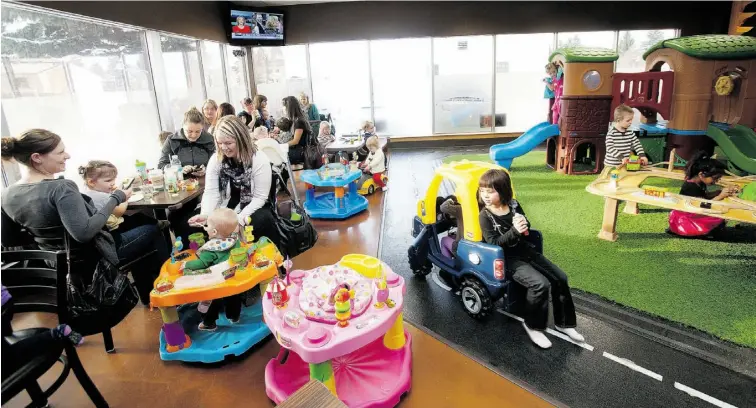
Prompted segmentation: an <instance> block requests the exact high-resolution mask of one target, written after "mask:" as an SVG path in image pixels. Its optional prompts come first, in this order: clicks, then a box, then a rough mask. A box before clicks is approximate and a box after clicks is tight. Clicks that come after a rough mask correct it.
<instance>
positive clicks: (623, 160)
mask: <svg viewBox="0 0 756 408" xmlns="http://www.w3.org/2000/svg"><path fill="white" fill-rule="evenodd" d="M634 116H635V112H634V111H633V108H631V107H629V106H627V105H624V104H623V105H620V106H617V108H615V109H614V122H612V128H611V129H609V132H607V133H606V156H605V157H604V167H619V166H621V165H623V164H627V162H628V161H629V159H630V154H631V153H632V152H635V153H636V154H637V155H638V156H640V162H641V164H642V165H644V166H645V165H647V164H648V158H646V153H645V152H644V151H643V146H641V143H640V140H638V136H636V135H635V132H633V131H632V130H630V129H629V128H630V124H632V123H633V117H634Z"/></svg>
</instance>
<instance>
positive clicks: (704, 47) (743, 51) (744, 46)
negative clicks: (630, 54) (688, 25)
mask: <svg viewBox="0 0 756 408" xmlns="http://www.w3.org/2000/svg"><path fill="white" fill-rule="evenodd" d="M662 48H671V49H673V50H677V51H680V52H681V53H683V54H685V55H687V56H689V57H694V58H699V59H719V60H733V59H748V58H756V38H754V37H747V36H743V35H725V34H710V35H693V36H690V37H680V38H673V39H670V40H663V41H659V43H657V44H656V45H654V46H653V47H651V48H649V50H648V51H646V52H645V53H644V54H643V59H646V57H648V55H649V54H651V53H652V52H654V51H656V50H659V49H662Z"/></svg>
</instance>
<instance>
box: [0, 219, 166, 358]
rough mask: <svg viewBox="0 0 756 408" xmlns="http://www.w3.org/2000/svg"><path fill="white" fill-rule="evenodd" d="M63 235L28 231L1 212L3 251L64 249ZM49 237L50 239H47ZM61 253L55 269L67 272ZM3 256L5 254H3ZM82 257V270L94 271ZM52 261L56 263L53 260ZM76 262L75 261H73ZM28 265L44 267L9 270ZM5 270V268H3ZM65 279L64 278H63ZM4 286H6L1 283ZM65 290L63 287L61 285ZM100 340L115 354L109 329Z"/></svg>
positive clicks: (60, 230)
mask: <svg viewBox="0 0 756 408" xmlns="http://www.w3.org/2000/svg"><path fill="white" fill-rule="evenodd" d="M64 234H65V230H64V229H63V228H62V227H52V228H45V229H39V230H34V231H29V230H27V229H25V228H23V227H21V226H20V225H18V224H16V223H15V222H14V221H13V219H11V218H10V217H9V216H8V215H7V214H6V213H5V210H2V237H0V240H2V248H3V250H4V251H5V250H7V249H10V248H19V249H26V250H36V249H39V245H43V246H47V247H55V248H64V244H63V242H64ZM47 237H50V238H47ZM61 252H62V253H63V263H62V264H55V265H56V267H61V268H63V270H64V271H66V273H67V271H68V260H67V259H66V256H65V251H61ZM81 252H86V250H84V249H80V250H78V251H76V250H75V251H72V254H71V257H72V258H73V259H76V258H75V257H76V255H77V254H78V253H81ZM153 252H154V251H153ZM151 253H152V252H150V253H148V254H145V255H144V256H142V258H143V257H145V256H147V255H150V254H151ZM3 254H5V252H3ZM83 258H84V257H79V259H78V260H79V263H78V264H77V265H79V266H80V267H82V268H92V270H94V263H92V262H88V261H87V260H85V259H83ZM142 258H139V259H137V260H136V261H134V262H137V261H139V260H140V259H142ZM6 261H7V260H6V259H5V258H3V263H5V262H6ZM53 261H56V260H55V259H53ZM74 262H76V261H74ZM134 262H131V263H129V264H128V265H123V266H121V269H124V268H128V267H129V266H130V265H131V264H133V263H134ZM29 264H31V265H32V266H36V265H41V266H42V267H46V264H45V263H44V262H43V261H41V260H39V259H34V260H26V261H24V262H17V263H16V264H15V265H13V266H10V268H15V267H17V266H21V267H28V266H29ZM74 267H76V266H74ZM3 268H5V266H4V267H3ZM64 278H65V276H64ZM65 281H66V279H63V282H65ZM3 284H4V285H6V286H8V285H7V284H5V282H3ZM63 287H64V288H65V285H63ZM60 312H63V313H65V314H58V319H59V320H61V321H64V320H65V316H66V315H67V313H68V310H67V309H63V310H60ZM102 338H103V342H104V343H105V352H107V353H114V352H115V345H114V344H113V334H112V333H111V332H110V329H106V330H104V331H103V332H102Z"/></svg>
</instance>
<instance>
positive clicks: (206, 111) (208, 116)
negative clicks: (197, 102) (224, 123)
mask: <svg viewBox="0 0 756 408" xmlns="http://www.w3.org/2000/svg"><path fill="white" fill-rule="evenodd" d="M202 117H203V118H204V119H205V125H204V126H203V129H204V130H206V131H207V132H208V133H210V134H212V133H213V126H215V122H217V121H218V118H219V117H220V115H218V103H217V102H215V101H214V100H212V99H208V100H206V101H205V102H204V103H203V104H202Z"/></svg>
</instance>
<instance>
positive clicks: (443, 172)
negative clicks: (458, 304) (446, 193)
mask: <svg viewBox="0 0 756 408" xmlns="http://www.w3.org/2000/svg"><path fill="white" fill-rule="evenodd" d="M489 169H502V167H499V166H497V165H495V164H491V163H483V162H470V161H466V160H463V161H460V162H453V163H451V164H444V165H442V166H441V167H439V168H437V169H436V174H435V175H434V177H433V180H432V181H431V183H430V186H429V187H428V190H427V191H426V193H425V197H423V198H422V199H421V200H419V201H418V203H417V215H416V216H415V219H414V221H413V224H412V236H413V237H414V238H415V241H414V242H413V244H412V246H410V248H409V251H408V258H409V264H410V268H411V269H412V272H413V273H414V274H415V275H416V276H418V277H423V276H426V275H428V274H429V273H430V272H431V271H432V269H433V266H434V265H435V266H437V267H438V268H439V270H440V271H441V273H440V274H439V276H441V277H442V278H443V280H445V281H446V283H447V284H448V285H449V286H451V287H452V289H453V291H452V292H454V293H459V296H460V300H461V301H462V306H463V307H464V308H465V311H466V312H467V313H468V314H469V315H470V316H472V317H473V318H476V319H482V318H484V317H486V316H487V315H489V314H490V313H491V312H492V311H493V310H494V304H495V303H496V302H497V301H498V300H499V299H503V300H504V305H503V306H504V309H505V310H506V311H508V312H510V313H514V314H519V313H518V312H519V310H518V306H519V304H521V303H522V301H521V300H522V299H523V298H524V295H525V288H523V287H522V286H520V285H519V284H517V283H516V282H514V281H512V280H511V276H510V274H509V273H508V272H507V270H506V259H505V258H504V251H503V250H502V249H501V247H499V246H494V245H489V244H486V243H485V242H483V239H482V233H481V229H480V223H479V222H478V213H479V212H480V209H479V206H478V200H477V191H478V180H479V179H480V176H481V175H482V174H483V173H485V172H486V171H488V170H489ZM444 179H447V180H449V181H451V182H452V183H454V185H455V186H456V189H455V191H454V193H455V196H456V199H457V202H458V203H459V204H460V206H461V209H462V211H461V213H462V219H463V220H464V229H465V230H464V231H457V234H462V237H461V240H460V241H459V244H458V246H457V252H456V254H450V252H449V251H448V250H445V249H444V246H443V244H442V242H441V241H442V240H447V241H448V240H449V239H452V240H453V238H451V237H449V236H448V235H447V236H445V235H446V234H448V231H449V230H450V229H452V228H454V227H455V225H456V223H455V222H454V221H452V220H451V219H450V218H449V217H448V216H445V215H443V214H440V209H439V207H440V203H437V201H438V200H437V197H438V189H439V186H440V185H441V182H442V181H443V180H444ZM512 189H513V190H514V187H512ZM513 193H514V191H513ZM528 240H529V241H530V242H531V243H532V244H533V245H535V249H536V250H537V251H538V252H542V248H543V240H542V237H541V233H540V232H538V231H536V230H530V234H529V235H528Z"/></svg>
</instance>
